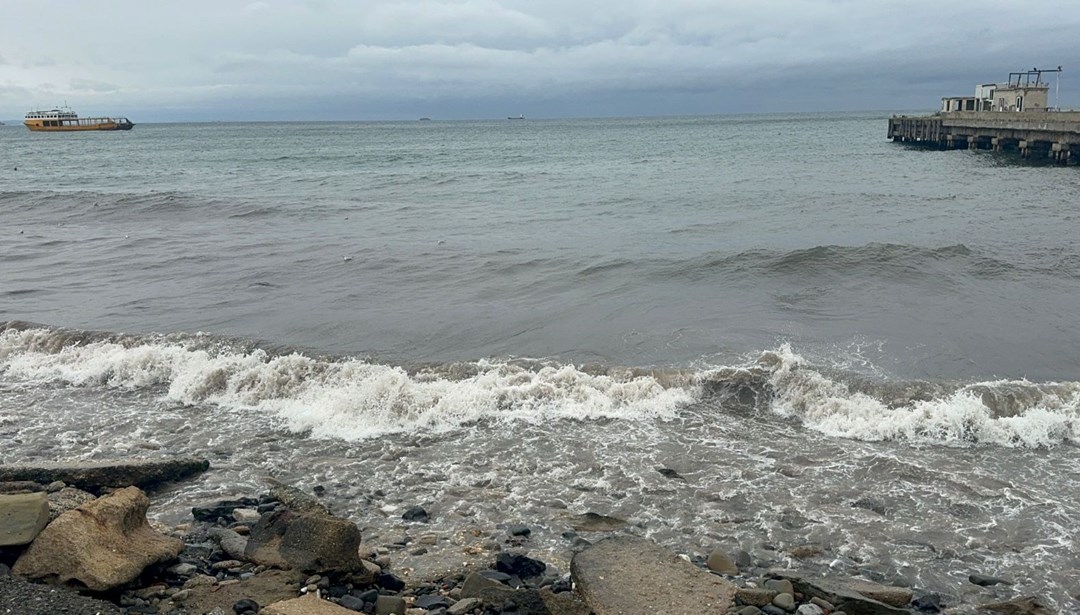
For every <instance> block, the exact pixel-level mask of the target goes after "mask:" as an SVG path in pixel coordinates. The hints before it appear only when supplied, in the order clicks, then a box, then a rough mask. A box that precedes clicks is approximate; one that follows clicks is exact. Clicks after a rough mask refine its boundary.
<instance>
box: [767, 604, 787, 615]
mask: <svg viewBox="0 0 1080 615" xmlns="http://www.w3.org/2000/svg"><path fill="white" fill-rule="evenodd" d="M761 612H762V613H765V615H787V611H785V610H784V609H782V608H780V607H778V606H773V605H771V604H767V605H765V606H763V607H761Z"/></svg>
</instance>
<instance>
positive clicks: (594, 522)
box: [570, 512, 626, 532]
mask: <svg viewBox="0 0 1080 615" xmlns="http://www.w3.org/2000/svg"><path fill="white" fill-rule="evenodd" d="M570 526H571V527H573V528H574V529H575V530H577V531H579V532H614V531H615V530H618V529H621V528H623V527H626V521H623V520H622V519H619V518H618V517H609V516H607V515H601V514H598V513H594V512H587V513H585V514H583V515H576V516H574V517H573V519H572V520H571V523H570Z"/></svg>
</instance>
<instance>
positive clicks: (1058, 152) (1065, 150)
mask: <svg viewBox="0 0 1080 615" xmlns="http://www.w3.org/2000/svg"><path fill="white" fill-rule="evenodd" d="M1071 153H1072V152H1071V151H1070V150H1069V144H1068V143H1054V144H1053V145H1051V146H1050V155H1051V156H1053V158H1054V162H1056V163H1058V164H1069V155H1070V154H1071Z"/></svg>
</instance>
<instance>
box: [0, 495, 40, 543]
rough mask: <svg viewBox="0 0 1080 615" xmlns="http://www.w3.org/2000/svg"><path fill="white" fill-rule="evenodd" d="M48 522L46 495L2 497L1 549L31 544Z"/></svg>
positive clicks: (0, 515) (0, 521)
mask: <svg viewBox="0 0 1080 615" xmlns="http://www.w3.org/2000/svg"><path fill="white" fill-rule="evenodd" d="M48 522H49V499H48V497H47V496H46V495H45V494H44V493H42V492H40V491H39V492H37V493H19V494H14V495H0V547H8V546H13V545H26V544H30V542H31V541H32V540H34V538H35V537H36V536H37V535H38V534H39V533H40V532H41V530H43V529H45V525H46V524H47V523H48Z"/></svg>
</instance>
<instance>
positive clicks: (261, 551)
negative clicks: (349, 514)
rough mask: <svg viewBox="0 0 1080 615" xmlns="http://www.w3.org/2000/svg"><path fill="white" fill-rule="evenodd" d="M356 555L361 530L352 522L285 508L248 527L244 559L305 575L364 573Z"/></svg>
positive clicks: (263, 517) (358, 550)
mask: <svg viewBox="0 0 1080 615" xmlns="http://www.w3.org/2000/svg"><path fill="white" fill-rule="evenodd" d="M359 552H360V528H358V527H356V524H355V523H353V522H352V521H349V520H347V519H341V518H339V517H334V516H332V515H327V514H321V513H315V514H312V513H302V512H296V511H293V510H289V509H284V510H278V511H275V512H271V513H266V514H264V515H263V516H262V517H261V518H260V519H259V522H258V523H256V524H255V527H253V528H251V534H250V535H249V536H248V541H247V547H246V548H245V549H244V558H245V559H247V560H249V561H252V562H255V563H256V564H261V565H264V566H275V567H278V568H286V569H288V568H295V569H297V570H301V571H304V572H320V573H322V572H364V571H365V570H366V569H365V568H364V565H363V564H362V563H361V562H360V555H359Z"/></svg>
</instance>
